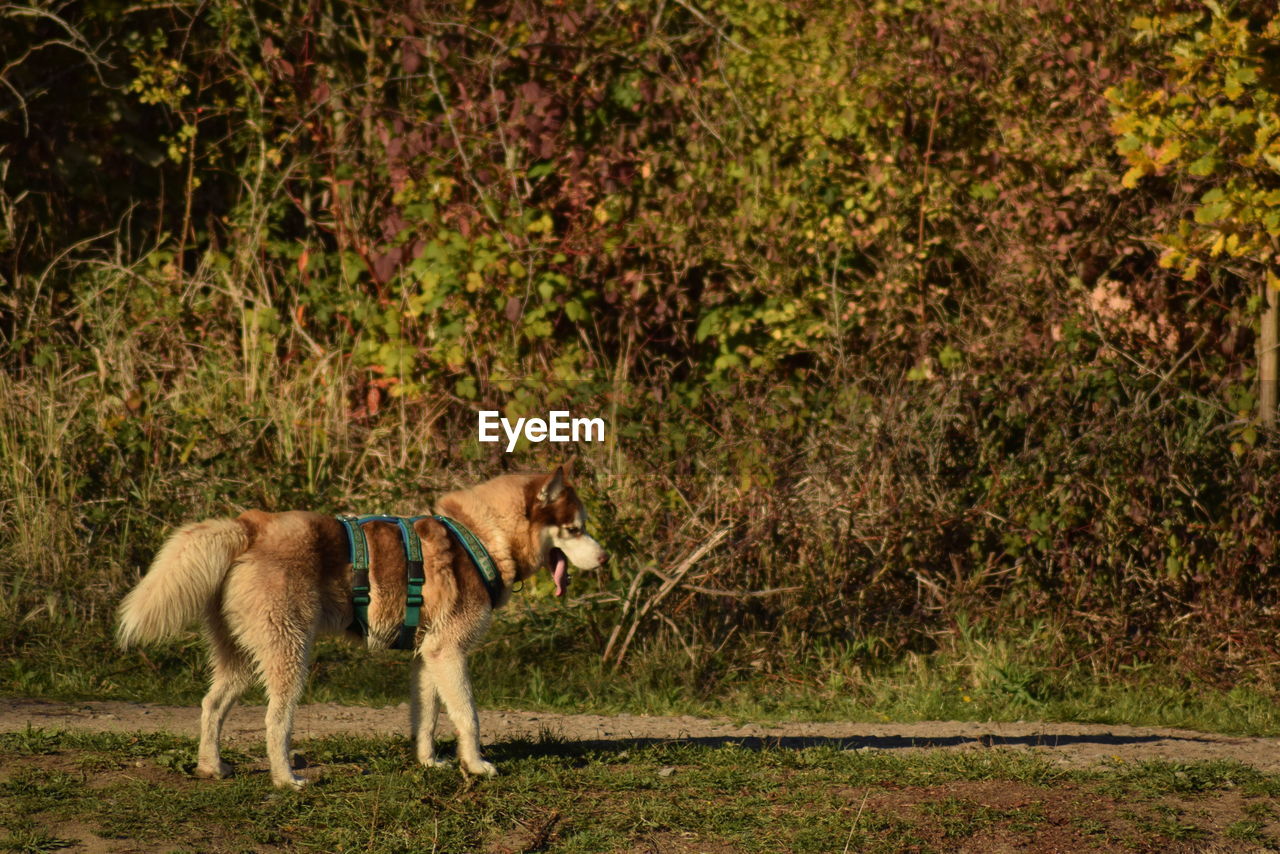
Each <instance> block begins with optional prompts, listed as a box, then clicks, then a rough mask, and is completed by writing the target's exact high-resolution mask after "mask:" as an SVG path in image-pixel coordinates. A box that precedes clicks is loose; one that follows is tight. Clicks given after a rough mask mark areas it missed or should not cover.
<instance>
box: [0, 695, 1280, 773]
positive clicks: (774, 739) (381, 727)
mask: <svg viewBox="0 0 1280 854" xmlns="http://www.w3.org/2000/svg"><path fill="white" fill-rule="evenodd" d="M262 713H263V708H262V707H261V706H237V707H236V708H235V710H234V711H233V712H232V713H231V718H230V719H229V720H228V722H227V729H226V733H227V737H228V738H229V739H230V740H232V741H240V742H245V741H254V740H261V738H262V733H263V722H262ZM199 714H200V713H199V709H197V708H195V707H193V706H153V705H143V704H140V703H122V702H80V703H58V702H50V701H46V700H22V699H17V700H15V699H0V731H4V732H12V731H15V730H22V729H25V728H26V727H27V726H33V727H42V728H45V729H80V730H90V731H97V732H135V731H143V732H173V733H178V734H185V735H191V736H195V735H196V733H197V728H198V722H199ZM442 724H443V725H442V733H444V734H447V733H449V732H450V729H449V727H448V723H447V721H445V720H444V718H443V716H442ZM480 731H481V734H482V736H483V738H484V740H485V741H486V742H492V741H495V740H500V739H507V738H512V737H518V736H534V737H536V736H538V735H540V734H542V733H544V732H546V733H551V734H553V735H555V736H558V737H560V738H563V739H567V740H570V741H577V742H586V743H589V744H591V745H593V746H598V747H602V748H607V747H610V746H618V747H622V746H625V745H629V744H638V743H639V744H643V743H647V742H653V741H671V740H691V741H697V742H700V743H704V744H731V743H736V744H744V745H747V746H750V747H756V746H761V745H777V746H781V747H791V748H799V747H808V746H813V745H835V746H839V747H841V748H844V749H849V750H911V749H921V748H945V749H952V750H975V749H977V750H980V749H984V748H991V747H1006V748H1017V749H1032V750H1038V751H1041V752H1043V753H1044V754H1045V755H1047V756H1049V757H1051V758H1053V759H1055V760H1057V761H1060V762H1062V763H1063V764H1066V765H1075V766H1079V765H1090V764H1093V763H1095V762H1099V761H1102V760H1105V759H1111V758H1119V759H1123V760H1126V761H1130V762H1135V761H1141V760H1144V759H1167V760H1173V761H1180V762H1190V761H1201V760H1213V759H1232V760H1236V761H1239V762H1244V763H1247V764H1249V765H1253V766H1255V767H1256V768H1259V769H1260V770H1264V771H1272V772H1275V771H1280V739H1276V738H1249V737H1235V736H1225V735H1213V734H1209V733H1200V732H1192V731H1190V730H1178V729H1163V728H1144V727H1130V726H1113V725H1103V724H1073V723H963V722H951V721H924V722H920V723H912V724H858V723H783V724H737V723H734V722H732V721H729V720H725V719H707V718H693V717H648V716H641V715H616V716H611V717H607V716H602V715H563V714H555V713H552V712H518V711H482V712H481V713H480ZM295 732H296V735H297V737H299V738H308V737H312V736H322V735H330V734H335V733H361V734H369V735H375V734H376V735H392V734H395V735H403V734H406V733H407V732H408V708H407V706H406V705H404V704H401V705H400V706H393V707H390V708H383V709H372V708H365V707H362V706H339V705H335V704H330V703H318V704H312V705H306V706H302V707H301V708H300V709H299V710H298V717H297V723H296V730H295Z"/></svg>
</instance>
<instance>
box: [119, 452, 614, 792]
mask: <svg viewBox="0 0 1280 854" xmlns="http://www.w3.org/2000/svg"><path fill="white" fill-rule="evenodd" d="M435 512H436V513H438V514H441V515H444V516H448V517H450V518H451V519H453V520H457V521H458V522H461V523H462V525H464V526H466V527H467V528H468V529H470V531H471V532H472V533H473V534H474V535H475V536H476V537H477V538H478V539H479V540H480V542H481V543H482V544H483V546H484V548H485V549H487V551H488V552H489V554H490V555H491V556H492V560H493V564H494V565H496V568H497V570H498V572H497V575H498V576H499V577H500V578H499V581H500V589H498V584H497V583H495V584H493V585H490V586H486V583H485V581H484V579H483V578H482V577H481V574H480V572H479V570H478V567H477V564H475V563H473V561H472V558H471V556H470V553H469V550H468V549H467V548H466V547H464V546H462V545H461V544H460V543H459V541H458V540H457V539H456V538H455V537H453V536H451V535H450V534H448V533H447V532H445V530H444V527H443V526H442V525H441V523H440V522H439V521H437V520H436V519H435V518H434V517H430V516H428V517H422V518H419V519H417V520H416V521H415V522H414V523H413V528H414V530H415V532H416V533H417V534H418V535H419V537H421V541H422V559H423V569H422V574H423V579H424V580H423V584H422V600H423V604H422V616H423V621H422V622H423V625H422V627H421V628H419V629H418V631H417V635H416V648H415V650H414V665H413V688H412V695H411V704H410V705H411V714H410V727H411V730H412V731H413V734H414V736H415V738H416V742H417V743H416V750H417V758H418V761H419V762H421V763H422V764H423V765H426V766H428V767H438V766H440V765H442V764H444V763H442V762H441V761H440V760H438V759H437V758H436V753H435V729H436V719H437V716H438V711H439V703H440V701H441V700H443V701H444V704H445V707H446V709H447V711H448V714H449V717H450V719H451V720H452V722H453V725H454V728H455V729H456V730H457V734H458V759H459V762H460V764H461V766H462V769H463V771H464V772H465V773H468V774H472V775H476V776H485V777H487V776H492V775H493V774H495V773H497V769H496V768H494V766H493V765H492V764H491V763H489V762H487V761H485V759H484V758H483V756H481V753H480V736H479V721H478V718H477V715H476V707H475V701H474V699H473V697H472V692H471V680H470V677H469V675H468V672H467V654H468V652H469V651H470V650H471V649H472V648H474V647H475V645H476V644H477V643H478V642H479V640H480V639H481V638H482V637H483V635H484V633H485V631H486V630H487V629H488V627H489V622H490V619H491V617H492V613H493V610H494V609H495V608H497V607H500V606H502V605H503V604H505V603H506V601H507V600H508V599H509V598H510V596H511V589H512V585H514V584H515V583H516V582H518V581H521V580H523V579H526V578H529V577H530V576H532V575H533V574H534V573H536V572H537V571H538V570H539V569H541V568H543V567H546V568H547V569H548V570H550V572H551V576H552V579H553V581H554V583H555V589H556V595H557V596H563V595H564V592H565V589H566V585H567V584H568V581H569V573H568V567H569V564H573V565H574V566H575V567H577V568H579V569H582V570H592V569H596V568H598V567H600V566H602V565H604V564H605V562H606V561H607V560H608V555H607V554H606V553H605V551H604V549H603V548H602V547H601V545H600V543H599V542H597V541H596V540H595V539H593V538H592V537H591V536H590V535H588V534H587V533H586V524H587V514H586V510H585V508H584V507H583V504H582V502H581V501H580V500H579V498H578V495H577V493H576V491H575V490H574V488H573V487H572V486H571V485H570V484H569V483H568V480H567V476H566V473H565V468H564V467H563V466H561V467H558V468H557V469H556V470H555V471H554V472H552V473H550V474H511V475H503V476H501V477H497V478H494V479H493V480H490V481H487V482H485V483H482V484H480V485H479V486H475V487H471V488H470V489H463V490H459V491H456V492H450V493H448V494H447V495H444V496H443V497H441V498H440V499H439V500H438V501H437V502H436V505H435ZM384 524H385V523H384ZM371 527H373V526H371ZM388 533H389V532H387V531H383V532H382V534H381V535H379V536H380V537H381V539H382V540H386V539H387V534H388ZM377 534H378V531H371V533H370V538H369V545H370V550H371V552H373V553H374V554H375V559H377V555H378V554H390V552H387V551H384V552H381V553H380V552H378V551H377V541H378V540H379V536H375V535H377ZM396 536H397V537H398V534H397V535H396ZM398 542H399V541H398V539H397V540H395V544H396V545H397V546H398ZM351 554H352V549H351V544H350V543H349V541H348V534H347V531H346V530H345V529H344V526H343V523H342V522H341V521H340V520H338V519H337V518H335V517H333V516H326V515H323V514H320V513H312V512H306V511H289V512H283V513H267V512H263V511H256V510H253V511H249V512H246V513H244V514H242V515H240V516H239V517H237V518H235V519H212V520H207V521H203V522H195V523H192V524H188V525H186V526H184V527H182V528H180V529H179V530H177V531H176V532H175V533H174V534H173V535H172V536H170V537H169V539H168V540H167V541H166V542H165V544H164V545H163V546H162V547H161V549H160V551H159V553H158V554H157V555H156V558H155V561H154V562H153V563H152V565H151V568H150V570H149V571H148V572H147V574H146V575H144V576H143V577H142V580H141V581H139V583H138V584H137V586H136V587H134V588H133V590H131V591H130V592H129V593H128V594H127V595H126V596H125V598H124V600H123V601H122V602H121V605H120V609H119V615H118V625H117V638H118V641H119V643H120V646H121V647H122V648H128V647H130V646H132V645H134V644H137V643H144V642H148V641H156V640H161V639H164V638H167V637H172V636H174V635H176V634H179V633H180V632H181V631H182V630H183V629H184V628H186V627H187V626H188V625H190V624H192V623H194V622H196V621H197V620H199V621H202V622H203V627H204V634H205V637H206V640H207V642H208V647H209V660H210V669H211V673H210V685H209V691H208V693H207V694H206V695H205V697H204V701H203V702H202V704H201V715H200V750H199V757H198V762H197V765H196V774H197V776H201V777H209V778H223V777H226V776H227V775H228V774H230V773H231V771H232V769H231V766H230V765H228V764H227V763H226V762H224V761H223V760H222V758H221V755H220V753H219V740H220V736H221V731H222V726H223V723H224V722H225V720H226V718H227V713H228V712H229V711H230V709H231V707H232V705H233V704H234V703H235V701H236V700H237V699H238V698H239V697H240V695H241V694H243V693H244V691H245V690H246V689H247V688H248V687H249V685H250V684H251V683H252V682H253V680H254V677H255V676H256V677H257V678H258V679H260V680H261V682H262V684H263V685H264V687H265V689H266V694H267V711H266V745H267V757H268V759H269V760H270V763H271V780H272V782H273V783H274V784H275V785H277V786H280V787H286V788H293V789H301V788H302V787H303V786H304V785H305V784H306V781H305V780H304V779H303V778H301V777H299V776H297V775H296V774H295V773H294V770H293V768H292V767H291V765H290V760H289V746H290V740H291V736H292V730H293V717H294V711H295V709H296V707H297V704H298V699H299V697H300V696H301V694H302V690H303V687H304V685H305V682H306V676H307V672H308V669H309V666H310V660H311V652H312V647H313V645H314V642H315V639H316V637H317V636H318V635H321V634H339V635H341V634H347V635H350V634H351V627H352V624H353V619H354V616H355V606H354V605H353V601H352V560H351ZM399 560H401V561H403V560H404V555H403V552H400V553H399ZM401 566H403V563H401ZM401 601H403V600H401ZM401 612H403V609H401ZM370 637H371V638H372V635H371V636H370ZM370 645H373V644H372V642H371V644H370Z"/></svg>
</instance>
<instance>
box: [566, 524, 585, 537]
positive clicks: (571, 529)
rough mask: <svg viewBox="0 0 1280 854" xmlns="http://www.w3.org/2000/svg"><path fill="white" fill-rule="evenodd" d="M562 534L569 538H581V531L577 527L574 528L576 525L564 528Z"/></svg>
mask: <svg viewBox="0 0 1280 854" xmlns="http://www.w3.org/2000/svg"><path fill="white" fill-rule="evenodd" d="M564 532H565V533H566V534H568V535H569V536H571V537H578V536H581V535H582V529H581V528H579V527H578V526H576V525H571V526H569V527H567V528H565V529H564Z"/></svg>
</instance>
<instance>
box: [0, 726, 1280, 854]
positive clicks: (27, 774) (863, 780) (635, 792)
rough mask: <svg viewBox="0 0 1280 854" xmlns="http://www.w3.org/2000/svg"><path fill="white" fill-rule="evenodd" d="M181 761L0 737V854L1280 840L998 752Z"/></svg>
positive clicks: (1265, 817) (1120, 785)
mask: <svg viewBox="0 0 1280 854" xmlns="http://www.w3.org/2000/svg"><path fill="white" fill-rule="evenodd" d="M194 749H195V745H194V742H192V741H191V740H189V739H181V738H175V737H172V736H163V735H137V736H132V735H119V734H110V735H108V734H100V735H84V734H67V733H51V732H44V731H39V730H30V731H27V732H25V733H11V734H4V735H0V826H2V827H3V828H4V830H3V831H0V850H6V851H46V850H56V849H57V848H58V847H59V846H64V845H68V844H71V843H72V842H73V841H75V840H77V839H79V840H83V839H85V838H86V837H87V836H88V835H90V834H92V835H93V836H97V837H101V838H104V839H108V840H131V841H132V842H133V843H135V844H138V845H143V846H145V847H147V848H148V849H163V848H164V847H165V846H176V847H183V848H190V847H191V846H193V845H194V846H195V847H198V848H200V849H201V850H212V851H235V850H244V849H248V848H262V847H266V846H273V847H274V846H281V847H289V848H297V849H302V850H323V851H352V850H356V849H360V850H364V851H370V852H395V851H411V850H413V851H524V850H547V851H556V852H595V853H596V854H598V852H604V851H632V850H652V849H653V848H658V849H659V850H663V851H677V852H692V851H712V852H720V851H844V850H848V851H897V850H903V849H904V848H912V849H915V850H920V851H947V850H954V849H955V848H956V847H957V846H960V845H962V844H966V843H967V844H978V843H980V842H981V841H982V840H988V839H999V840H1003V841H1004V842H1005V843H1006V844H1008V845H1013V846H1016V847H1018V848H1019V849H1020V850H1028V851H1036V850H1054V849H1055V848H1056V849H1057V850H1072V849H1073V847H1080V846H1085V845H1089V846H1094V847H1101V848H1103V849H1104V850H1110V849H1112V848H1116V849H1124V850H1149V851H1156V850H1162V848H1164V847H1167V846H1168V845H1170V844H1172V843H1175V842H1178V841H1183V840H1189V839H1195V840H1198V841H1210V842H1218V843H1224V844H1225V843H1248V844H1251V845H1255V846H1257V845H1275V844H1276V841H1277V837H1276V833H1277V831H1278V830H1280V823H1278V822H1277V820H1276V817H1275V816H1274V815H1273V814H1271V813H1269V812H1267V810H1268V809H1269V807H1268V806H1267V805H1268V804H1271V803H1274V799H1275V798H1276V797H1278V796H1280V776H1277V775H1264V774H1261V773H1259V772H1257V771H1254V770H1252V769H1250V768H1248V767H1245V766H1240V765H1232V764H1228V763H1212V764H1203V765H1170V764H1167V763H1145V764H1142V765H1125V766H1109V767H1099V768H1095V769H1092V770H1085V771H1065V770H1063V769H1061V768H1059V767H1057V766H1055V765H1053V764H1051V763H1049V762H1047V761H1046V760H1044V759H1042V758H1038V757H1035V756H1031V755H1027V754H1023V753H1017V752H1006V751H983V752H980V753H978V752H942V751H933V752H922V753H913V754H910V755H890V754H887V753H885V752H872V753H858V752H849V751H841V750H838V749H835V748H830V747H821V748H810V749H806V750H798V751H797V750H782V749H764V750H758V751H753V750H750V749H747V748H743V747H738V746H726V747H709V746H699V745H691V744H666V743H664V744H658V743H648V744H646V743H637V744H633V745H622V746H619V747H618V748H617V749H614V750H598V749H586V748H584V747H582V746H581V745H576V744H570V743H564V742H560V741H557V740H554V739H543V740H540V741H509V742H500V743H498V744H496V745H494V746H493V747H491V748H490V751H489V755H490V757H491V758H492V759H494V760H496V761H497V762H498V763H499V765H500V768H501V770H502V773H501V774H500V776H498V777H497V778H494V779H492V780H483V781H477V780H472V779H468V778H464V777H463V776H461V775H460V774H459V772H458V771H457V770H456V769H455V768H452V767H450V768H445V769H433V770H430V771H428V770H425V769H422V768H420V767H418V766H416V765H415V764H414V762H413V759H412V750H411V747H410V745H409V744H408V742H407V741H405V740H404V739H399V738H386V739H360V738H349V737H340V738H337V737H335V738H324V739H317V740H312V741H306V742H303V743H302V744H301V745H300V750H301V752H302V753H303V754H304V755H305V756H306V758H307V761H308V765H309V766H310V767H309V768H308V770H307V771H305V772H304V773H306V774H307V775H308V776H310V777H312V778H313V780H314V781H315V782H314V783H313V785H312V786H311V787H309V788H308V789H307V790H306V791H305V792H303V793H300V794H295V793H292V792H280V791H277V790H275V789H273V788H271V786H270V784H269V780H268V777H267V774H266V773H265V770H264V766H263V763H262V760H261V756H260V755H258V754H257V753H255V752H253V751H254V750H255V749H256V748H254V747H250V753H249V754H244V753H237V752H234V751H233V752H231V753H230V758H231V760H232V761H234V762H236V763H237V764H238V768H239V772H238V773H237V775H236V776H235V777H233V778H231V779H229V780H224V781H216V782H215V781H204V780H195V779H193V778H191V777H190V776H189V775H190V770H191V768H192V767H193V765H194V759H195V754H194ZM1187 781H1192V782H1191V783H1188V782H1187ZM1226 850H1233V849H1230V848H1227V849H1226ZM1235 850H1244V849H1235Z"/></svg>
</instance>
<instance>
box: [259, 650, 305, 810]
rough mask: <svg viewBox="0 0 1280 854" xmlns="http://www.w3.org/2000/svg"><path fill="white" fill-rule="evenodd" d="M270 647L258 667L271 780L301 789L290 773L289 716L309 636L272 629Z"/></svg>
mask: <svg viewBox="0 0 1280 854" xmlns="http://www.w3.org/2000/svg"><path fill="white" fill-rule="evenodd" d="M273 635H274V636H273V637H272V638H271V642H270V647H269V649H266V650H264V651H263V655H262V660H261V661H260V662H259V667H260V668H261V670H262V681H263V684H264V685H265V686H266V689H267V718H266V724H267V759H268V761H269V762H270V763H271V782H272V783H274V784H275V785H277V786H280V787H282V788H283V787H288V788H292V789H301V788H302V787H303V786H305V785H306V781H305V780H303V779H302V778H301V777H299V776H297V775H296V774H294V773H293V767H292V765H291V763H290V761H289V746H290V743H291V741H292V737H293V715H294V712H295V711H296V710H297V707H298V700H299V698H301V696H302V689H303V688H304V687H306V675H307V664H308V662H309V660H310V656H311V641H312V639H311V637H310V636H309V635H301V634H300V633H299V634H292V633H288V632H286V631H279V632H274V633H273Z"/></svg>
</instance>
